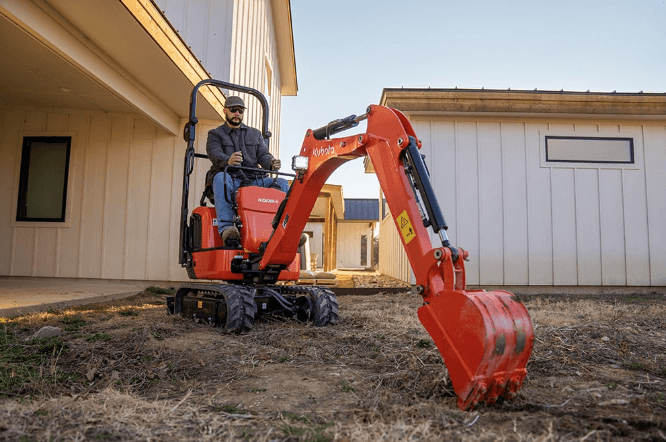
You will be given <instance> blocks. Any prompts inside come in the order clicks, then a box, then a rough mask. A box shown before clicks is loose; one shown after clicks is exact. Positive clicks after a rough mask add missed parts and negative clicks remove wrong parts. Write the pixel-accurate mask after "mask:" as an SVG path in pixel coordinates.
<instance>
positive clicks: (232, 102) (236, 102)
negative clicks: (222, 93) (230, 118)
mask: <svg viewBox="0 0 666 442" xmlns="http://www.w3.org/2000/svg"><path fill="white" fill-rule="evenodd" d="M234 106H240V107H242V108H243V109H245V102H244V101H243V99H242V98H241V97H235V96H233V97H227V101H225V102H224V107H234Z"/></svg>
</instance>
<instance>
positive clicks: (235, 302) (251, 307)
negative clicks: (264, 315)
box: [179, 284, 257, 333]
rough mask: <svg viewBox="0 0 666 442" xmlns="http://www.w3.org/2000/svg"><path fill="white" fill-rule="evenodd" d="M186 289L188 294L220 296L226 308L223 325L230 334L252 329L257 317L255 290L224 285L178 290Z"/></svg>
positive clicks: (188, 287) (196, 286)
mask: <svg viewBox="0 0 666 442" xmlns="http://www.w3.org/2000/svg"><path fill="white" fill-rule="evenodd" d="M183 289H187V290H188V291H189V292H194V294H195V296H196V294H198V293H200V294H202V295H204V296H207V295H208V296H210V297H211V298H214V299H219V298H218V296H216V295H222V296H223V297H224V302H225V304H226V307H227V317H226V321H225V323H224V324H222V325H223V327H224V329H225V330H226V331H228V332H230V333H243V332H247V331H249V330H250V329H252V325H253V324H254V319H255V317H256V316H257V304H256V303H255V302H254V294H255V292H256V290H255V289H254V288H252V287H244V286H240V285H233V284H224V285H215V284H183V285H181V287H180V289H179V291H180V290H183Z"/></svg>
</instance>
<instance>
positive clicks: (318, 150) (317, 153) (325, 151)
mask: <svg viewBox="0 0 666 442" xmlns="http://www.w3.org/2000/svg"><path fill="white" fill-rule="evenodd" d="M333 152H335V149H334V148H333V146H328V147H318V148H316V149H315V150H314V151H313V152H312V155H314V156H316V157H320V156H322V155H328V154H330V153H333Z"/></svg>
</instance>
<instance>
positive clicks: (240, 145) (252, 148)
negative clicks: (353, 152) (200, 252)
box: [206, 96, 289, 246]
mask: <svg viewBox="0 0 666 442" xmlns="http://www.w3.org/2000/svg"><path fill="white" fill-rule="evenodd" d="M245 109H246V107H245V102H244V101H243V99H242V98H240V97H235V96H230V97H228V98H227V101H226V102H225V103H224V118H225V120H226V122H225V123H224V124H223V125H221V126H219V127H217V128H215V129H213V130H211V131H209V132H208V141H207V142H206V152H207V153H208V158H209V159H210V161H211V162H212V163H213V165H212V166H211V168H210V170H209V171H208V173H207V174H206V182H207V183H211V182H212V186H213V193H214V194H215V212H216V213H217V229H218V232H219V233H220V236H221V237H222V242H223V243H224V246H229V245H230V244H229V243H230V242H236V241H238V240H239V239H240V232H239V231H238V229H237V228H236V226H234V225H233V222H232V220H233V218H234V215H235V213H234V210H233V207H232V204H230V203H229V202H228V201H232V202H233V201H235V195H236V191H237V190H238V188H239V187H240V186H241V184H243V185H251V186H260V187H269V186H271V184H273V182H275V183H276V184H277V186H279V189H280V190H282V191H283V192H285V193H286V192H287V191H288V190H289V183H288V182H287V180H285V179H284V178H277V179H276V180H275V179H274V178H272V177H268V176H266V175H265V174H262V173H258V172H253V171H249V170H241V169H234V168H229V169H227V173H226V174H225V173H219V172H222V171H224V168H225V167H226V166H227V165H229V166H243V167H254V168H257V167H258V166H261V167H262V168H263V169H266V170H279V169H280V166H281V163H280V160H279V159H277V158H274V157H273V155H271V154H270V152H269V151H268V148H267V147H266V143H264V138H263V137H262V135H261V132H260V131H258V130H257V129H254V128H252V127H249V126H247V125H245V124H243V115H244V114H245ZM225 181H226V188H227V198H225V197H224V186H225ZM227 200H228V201H227Z"/></svg>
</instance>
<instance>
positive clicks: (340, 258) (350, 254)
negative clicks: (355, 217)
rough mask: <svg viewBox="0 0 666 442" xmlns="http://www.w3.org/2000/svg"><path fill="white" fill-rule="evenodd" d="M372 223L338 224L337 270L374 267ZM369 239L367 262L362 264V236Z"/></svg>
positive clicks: (342, 222)
mask: <svg viewBox="0 0 666 442" xmlns="http://www.w3.org/2000/svg"><path fill="white" fill-rule="evenodd" d="M373 233H374V232H373V228H372V223H370V222H368V221H365V222H344V221H341V222H338V244H337V251H338V253H337V268H362V267H363V268H370V267H372V237H373ZM362 235H365V236H366V237H367V243H366V253H367V255H366V256H367V261H366V263H365V265H362V264H361V236H362Z"/></svg>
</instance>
